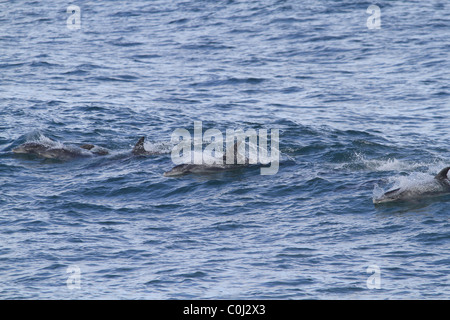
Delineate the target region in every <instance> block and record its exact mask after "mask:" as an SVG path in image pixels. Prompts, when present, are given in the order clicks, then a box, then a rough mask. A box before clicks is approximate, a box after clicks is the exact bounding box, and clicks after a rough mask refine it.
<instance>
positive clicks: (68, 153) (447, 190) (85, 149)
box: [12, 137, 450, 205]
mask: <svg viewBox="0 0 450 320" xmlns="http://www.w3.org/2000/svg"><path fill="white" fill-rule="evenodd" d="M144 143H145V137H141V138H140V139H139V140H138V142H137V143H136V144H135V146H134V148H133V149H132V151H131V154H132V155H134V156H149V155H156V154H158V152H155V151H148V150H146V149H145V147H144ZM237 149H238V146H237V143H235V144H234V153H233V154H234V161H232V162H231V163H233V164H227V161H226V160H227V158H226V155H224V156H223V164H213V165H204V164H179V165H176V166H175V167H173V168H172V169H171V170H169V171H166V172H164V176H165V177H174V176H181V175H185V174H188V173H211V172H217V171H223V170H229V169H233V168H236V167H245V166H248V164H249V161H248V159H247V158H245V162H244V163H243V164H234V163H236V159H237V158H236V157H237ZM12 151H13V152H14V153H15V154H31V155H36V156H39V157H41V158H46V159H57V160H61V161H68V160H71V159H74V158H83V157H92V156H106V155H108V154H109V150H108V149H105V148H103V147H99V146H96V145H93V144H82V145H80V146H66V145H63V144H58V143H56V142H53V141H51V142H50V143H48V142H26V143H24V144H21V145H20V146H18V147H16V148H14V149H13V150H12ZM449 171H450V167H446V168H444V169H442V170H441V171H440V172H439V173H438V174H437V175H436V176H435V177H434V179H433V180H431V181H427V182H423V183H421V184H418V185H414V186H409V187H400V188H396V189H394V190H390V191H387V192H385V193H384V194H383V195H382V196H380V197H378V198H374V199H373V203H374V204H376V205H377V204H382V203H390V202H399V201H411V200H416V199H420V198H425V197H432V196H437V195H443V194H450V179H449V177H448V172H449Z"/></svg>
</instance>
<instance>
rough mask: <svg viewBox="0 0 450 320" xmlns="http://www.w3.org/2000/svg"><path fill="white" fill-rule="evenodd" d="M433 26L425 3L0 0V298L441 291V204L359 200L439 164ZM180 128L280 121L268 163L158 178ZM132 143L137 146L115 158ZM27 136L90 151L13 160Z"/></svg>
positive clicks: (445, 113) (438, 20)
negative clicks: (135, 152)
mask: <svg viewBox="0 0 450 320" xmlns="http://www.w3.org/2000/svg"><path fill="white" fill-rule="evenodd" d="M72 4H75V5H77V6H79V8H80V17H79V20H77V18H74V19H75V20H74V19H72V20H71V15H72V13H73V12H72V11H69V13H68V12H67V8H68V7H69V5H72ZM372 4H376V5H378V6H379V8H380V19H381V25H380V28H378V29H369V27H368V22H367V20H368V18H369V17H370V15H371V14H370V13H367V12H366V10H367V8H368V7H369V6H370V5H372ZM75 13H76V12H75ZM449 17H450V3H449V2H448V1H444V0H432V1H381V2H377V3H372V2H370V1H347V0H344V1H326V0H314V1H281V0H279V1H277V0H260V1H251V0H246V1H244V0H235V1H232V0H229V1H212V0H211V1H208V0H195V1H187V0H185V1H181V0H173V1H160V0H154V1H142V0H137V1H120V2H119V1H77V2H76V3H72V2H66V1H60V0H58V1H1V2H0V53H1V54H0V298H1V299H448V298H449V297H450V288H449V280H450V279H449V272H450V260H449V254H450V250H449V244H450V223H449V201H450V198H449V197H448V196H441V197H435V198H432V199H427V200H424V201H411V202H404V203H397V204H390V205H382V206H375V205H374V204H373V202H372V201H373V198H374V197H375V196H377V195H380V194H381V193H382V192H383V191H387V190H389V189H390V188H393V187H395V186H399V185H405V184H407V185H416V184H418V183H420V182H421V181H424V180H427V179H432V177H433V175H435V174H436V173H437V172H439V171H440V170H441V169H442V168H443V167H445V166H448V165H450V162H449V158H450V148H449V135H448V128H449V124H448V123H449V122H448V121H449V115H450V104H449V101H450V99H449V98H450V87H449V83H450V74H449V70H450V62H449V61H450V59H449V52H450V32H449V30H450V29H449V25H450V18H449ZM68 20H69V24H68ZM72 21H74V22H77V21H80V24H79V25H77V24H76V23H75V24H70V23H72ZM74 26H75V27H77V26H79V28H78V29H77V28H74ZM369 26H370V23H369ZM194 121H202V124H203V129H204V130H206V129H210V128H214V129H218V130H221V131H222V132H225V131H226V130H227V129H239V128H242V129H244V130H248V129H255V130H260V129H268V130H269V131H270V130H272V129H279V130H280V131H279V132H280V138H279V140H280V143H279V149H280V153H281V155H280V166H279V171H278V172H277V173H276V174H274V175H261V174H260V170H259V168H257V167H256V168H255V167H249V168H241V169H238V170H232V171H226V172H218V173H214V174H190V175H186V176H182V177H179V178H169V177H164V176H163V173H164V172H165V171H167V170H170V168H171V167H173V166H174V164H173V162H172V159H171V150H172V147H173V144H172V143H171V134H172V133H173V132H174V130H176V129H178V128H185V129H187V130H189V131H190V132H193V125H194ZM141 136H145V137H146V138H147V140H146V141H147V142H146V148H147V149H148V150H153V151H156V152H157V154H155V155H153V156H145V157H136V156H132V155H131V153H130V152H131V149H132V147H133V145H134V144H135V143H136V141H137V140H138V138H139V137H141ZM48 139H51V140H54V141H56V142H57V143H61V144H74V143H93V144H96V145H99V146H102V147H105V148H108V149H109V150H111V154H110V155H108V156H106V157H92V158H82V159H74V160H72V161H55V160H49V159H41V158H38V157H35V156H23V155H22V156H19V155H15V154H13V152H12V149H13V148H15V147H17V146H18V145H20V144H22V143H24V142H26V141H41V142H45V141H48Z"/></svg>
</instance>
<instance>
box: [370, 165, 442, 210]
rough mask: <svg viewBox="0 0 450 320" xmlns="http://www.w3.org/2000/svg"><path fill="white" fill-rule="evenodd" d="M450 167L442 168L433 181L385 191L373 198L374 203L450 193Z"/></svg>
mask: <svg viewBox="0 0 450 320" xmlns="http://www.w3.org/2000/svg"><path fill="white" fill-rule="evenodd" d="M449 170H450V167H446V168H444V169H442V170H441V171H440V172H439V173H438V174H437V175H436V176H435V177H434V179H433V180H432V181H429V182H425V183H422V184H419V185H417V186H414V187H408V188H397V189H394V190H390V191H388V192H386V193H384V194H383V195H382V196H381V197H379V198H377V199H373V203H374V204H379V203H386V202H394V201H407V200H416V199H418V198H424V197H431V196H437V195H442V194H446V193H450V180H449V178H448V176H447V174H448V171H449Z"/></svg>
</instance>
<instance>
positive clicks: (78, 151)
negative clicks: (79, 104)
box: [12, 142, 109, 161]
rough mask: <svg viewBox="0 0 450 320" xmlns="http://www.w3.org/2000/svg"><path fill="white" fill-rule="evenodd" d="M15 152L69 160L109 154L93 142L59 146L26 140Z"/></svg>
mask: <svg viewBox="0 0 450 320" xmlns="http://www.w3.org/2000/svg"><path fill="white" fill-rule="evenodd" d="M12 151H13V152H14V153H15V154H33V155H37V156H39V157H42V158H46V159H56V160H62V161H67V160H71V159H74V158H82V157H90V156H94V155H96V156H104V155H107V154H109V151H108V150H107V149H105V148H102V147H98V146H95V145H92V144H83V145H81V146H80V147H79V148H78V147H72V146H71V147H67V146H64V145H62V146H59V145H57V144H54V145H50V144H46V143H40V142H26V143H24V144H21V145H20V146H18V147H17V148H14V149H13V150H12Z"/></svg>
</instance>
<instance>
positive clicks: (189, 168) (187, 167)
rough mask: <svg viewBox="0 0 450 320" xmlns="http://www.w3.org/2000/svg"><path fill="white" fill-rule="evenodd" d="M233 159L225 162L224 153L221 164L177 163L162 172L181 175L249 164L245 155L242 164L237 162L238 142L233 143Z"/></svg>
mask: <svg viewBox="0 0 450 320" xmlns="http://www.w3.org/2000/svg"><path fill="white" fill-rule="evenodd" d="M233 154H234V161H233V164H227V156H226V154H224V155H223V157H222V162H223V164H209V165H208V164H191V163H186V164H179V165H176V166H175V167H173V168H172V169H171V170H169V171H167V172H164V176H165V177H176V176H182V175H185V174H188V173H213V172H218V171H224V170H230V169H235V168H240V167H244V166H247V165H248V164H249V159H248V158H246V157H245V159H244V163H243V164H236V163H237V154H238V144H237V143H235V144H234V153H233Z"/></svg>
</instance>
